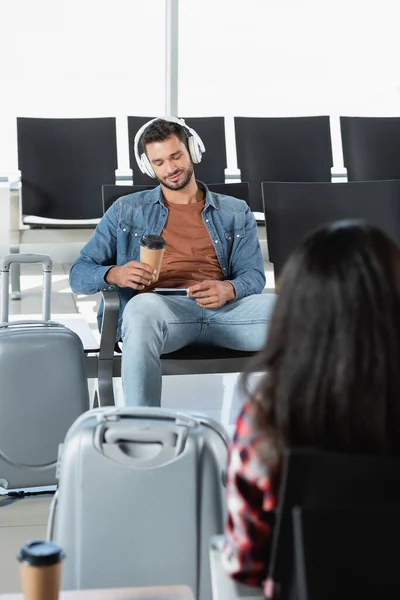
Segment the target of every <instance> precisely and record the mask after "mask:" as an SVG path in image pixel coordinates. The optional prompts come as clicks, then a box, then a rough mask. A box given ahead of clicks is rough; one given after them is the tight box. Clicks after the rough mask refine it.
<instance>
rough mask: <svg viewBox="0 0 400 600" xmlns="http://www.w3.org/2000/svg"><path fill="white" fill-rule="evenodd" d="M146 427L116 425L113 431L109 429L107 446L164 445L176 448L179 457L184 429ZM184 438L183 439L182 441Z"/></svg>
mask: <svg viewBox="0 0 400 600" xmlns="http://www.w3.org/2000/svg"><path fill="white" fill-rule="evenodd" d="M158 429H159V431H157V430H156V428H154V427H146V426H145V425H144V424H140V425H138V426H136V427H135V426H134V425H126V424H125V423H115V424H114V425H113V426H112V429H107V431H106V432H105V434H104V440H105V442H106V443H107V444H118V443H123V442H133V443H134V442H138V443H144V444H147V443H148V444H162V445H163V446H164V447H168V448H174V449H175V454H176V455H178V454H180V452H181V451H182V447H183V446H184V443H185V439H186V437H187V430H186V435H185V436H183V435H182V427H169V428H168V429H165V428H164V427H159V428H158ZM182 438H183V439H182Z"/></svg>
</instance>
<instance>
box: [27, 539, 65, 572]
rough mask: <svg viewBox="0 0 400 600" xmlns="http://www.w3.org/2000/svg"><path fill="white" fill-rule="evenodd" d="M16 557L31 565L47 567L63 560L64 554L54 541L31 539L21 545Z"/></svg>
mask: <svg viewBox="0 0 400 600" xmlns="http://www.w3.org/2000/svg"><path fill="white" fill-rule="evenodd" d="M17 558H18V560H19V562H21V563H24V564H26V565H30V566H31V567H49V566H51V565H56V564H57V563H58V562H60V561H61V560H63V558H65V554H64V550H63V549H62V548H61V547H60V546H58V545H57V544H55V543H54V542H42V541H40V540H33V541H31V542H26V543H25V544H24V545H23V546H22V548H21V549H20V551H19V552H18V555H17Z"/></svg>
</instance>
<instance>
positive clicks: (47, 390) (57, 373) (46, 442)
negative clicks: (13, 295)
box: [0, 254, 89, 489]
mask: <svg viewBox="0 0 400 600" xmlns="http://www.w3.org/2000/svg"><path fill="white" fill-rule="evenodd" d="M12 263H19V264H22V263H42V265H43V271H44V286H43V320H42V321H39V320H38V321H16V322H11V323H10V322H9V321H8V312H9V273H10V266H11V264H12ZM0 270H1V284H2V296H1V297H2V304H1V323H0V486H1V487H3V488H6V489H15V488H29V487H39V486H47V485H55V484H56V483H57V480H56V477H55V473H56V465H57V457H58V446H59V444H60V443H61V442H62V441H63V440H64V438H65V435H66V433H67V431H68V429H69V427H70V426H71V425H72V423H73V422H74V420H75V419H76V418H77V417H78V416H79V415H81V414H82V413H83V412H85V411H86V410H88V408H89V393H88V386H87V379H86V372H85V355H84V351H83V346H82V342H81V340H80V338H79V337H78V336H77V335H76V334H75V333H74V332H73V331H71V330H70V329H68V328H67V327H65V326H64V325H61V324H59V323H53V322H52V321H50V299H51V271H52V261H51V258H50V257H49V256H47V255H42V254H9V255H7V256H4V257H3V258H2V260H1V266H0Z"/></svg>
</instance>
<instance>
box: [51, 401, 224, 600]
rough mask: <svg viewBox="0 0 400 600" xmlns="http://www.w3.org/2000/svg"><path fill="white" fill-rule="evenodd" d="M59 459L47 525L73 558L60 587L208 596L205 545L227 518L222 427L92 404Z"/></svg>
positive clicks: (205, 599)
mask: <svg viewBox="0 0 400 600" xmlns="http://www.w3.org/2000/svg"><path fill="white" fill-rule="evenodd" d="M60 459H61V462H60V468H59V472H60V480H59V489H58V492H57V494H56V496H55V498H54V502H53V510H52V514H51V516H50V522H49V531H50V537H53V538H54V540H55V541H56V542H57V543H59V544H60V545H61V546H62V547H63V548H64V550H65V553H66V556H67V558H66V560H65V562H64V566H63V580H62V589H89V588H93V587H95V586H96V587H99V588H101V587H117V586H153V585H154V586H157V585H188V586H189V587H190V588H191V589H192V591H193V593H194V596H195V597H196V598H197V599H198V600H210V598H211V581H210V566H209V557H208V548H209V543H210V538H211V536H213V535H214V534H216V533H221V532H222V531H223V527H224V519H225V488H224V475H225V468H226V462H227V434H226V432H225V430H224V429H223V427H222V426H221V425H220V424H219V423H217V422H216V421H213V420H212V419H208V418H207V417H204V416H199V415H196V414H187V413H185V414H182V413H178V412H177V411H172V410H171V411H167V410H162V409H159V408H143V409H139V408H137V409H132V408H120V409H115V408H111V407H109V408H100V409H95V410H92V411H90V412H88V413H86V414H85V415H82V416H81V417H80V418H79V419H78V420H77V421H76V422H75V423H74V425H73V426H72V427H71V429H70V430H69V432H68V434H67V437H66V439H65V443H64V446H63V449H62V452H61V455H60ZM53 528H54V535H52V530H53Z"/></svg>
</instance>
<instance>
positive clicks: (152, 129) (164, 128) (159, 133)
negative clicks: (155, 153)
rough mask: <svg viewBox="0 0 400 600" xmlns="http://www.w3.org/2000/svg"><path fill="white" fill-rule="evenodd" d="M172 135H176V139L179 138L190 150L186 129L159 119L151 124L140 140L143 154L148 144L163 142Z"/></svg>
mask: <svg viewBox="0 0 400 600" xmlns="http://www.w3.org/2000/svg"><path fill="white" fill-rule="evenodd" d="M170 135H176V137H177V138H179V139H180V140H181V142H183V143H184V144H185V146H186V148H187V149H188V150H189V143H188V136H187V134H186V131H185V128H184V127H182V126H181V125H179V124H178V123H173V122H171V121H165V120H164V119H157V120H156V121H153V123H150V125H149V126H148V127H146V129H145V130H144V132H143V134H142V136H141V138H140V146H141V148H142V152H146V146H147V144H152V143H153V142H163V141H164V140H166V139H167V138H169V136H170Z"/></svg>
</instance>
